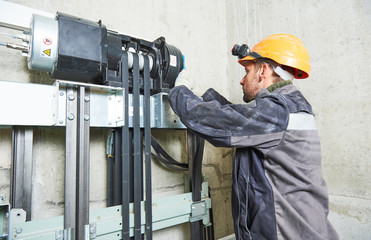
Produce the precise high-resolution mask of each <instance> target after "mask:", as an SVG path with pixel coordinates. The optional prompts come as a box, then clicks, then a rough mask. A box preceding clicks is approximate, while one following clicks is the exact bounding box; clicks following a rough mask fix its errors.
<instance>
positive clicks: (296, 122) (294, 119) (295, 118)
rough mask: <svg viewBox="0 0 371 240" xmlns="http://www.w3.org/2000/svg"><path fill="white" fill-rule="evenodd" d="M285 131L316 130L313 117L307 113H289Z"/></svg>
mask: <svg viewBox="0 0 371 240" xmlns="http://www.w3.org/2000/svg"><path fill="white" fill-rule="evenodd" d="M287 130H317V127H316V122H315V120H314V116H313V115H311V114H308V113H290V118H289V124H288V126H287Z"/></svg>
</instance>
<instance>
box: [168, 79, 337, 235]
mask: <svg viewBox="0 0 371 240" xmlns="http://www.w3.org/2000/svg"><path fill="white" fill-rule="evenodd" d="M169 100H170V104H171V106H172V108H173V110H174V111H175V113H176V114H177V115H178V116H179V118H180V119H181V121H182V122H183V123H184V125H185V126H187V127H188V128H190V129H192V130H193V131H195V132H197V133H198V134H200V135H201V136H202V137H203V138H205V139H206V140H207V141H209V142H210V143H211V144H213V145H214V146H217V147H233V148H236V156H235V159H234V163H233V185H232V216H233V220H234V229H235V235H236V239H253V240H255V239H257V240H258V239H269V240H275V239H293V240H301V239H305V240H308V239H323V240H331V239H338V236H337V234H336V232H335V230H334V229H333V227H332V226H331V224H330V223H329V221H328V219H327V215H328V211H329V208H328V193H327V187H326V184H325V182H324V180H323V178H322V173H321V153H320V141H319V136H318V132H317V129H316V125H315V121H314V116H313V112H312V108H311V106H310V104H309V103H308V101H307V100H306V99H305V98H304V96H303V95H302V93H301V92H300V91H298V90H297V88H296V87H295V86H294V85H292V84H289V85H284V86H283V87H279V88H277V89H275V90H274V91H272V92H269V91H268V90H267V89H265V88H263V89H262V90H260V91H259V93H258V94H257V96H256V97H255V99H254V100H253V101H251V102H249V103H247V104H232V103H230V102H229V101H227V100H226V99H225V98H224V97H223V96H221V95H220V94H218V93H217V92H216V91H215V90H213V89H209V90H208V91H206V93H205V94H204V95H203V96H202V99H200V98H198V97H197V96H195V95H194V94H193V93H192V92H191V91H190V90H189V89H188V88H186V87H184V86H178V87H175V88H173V89H172V90H171V92H170V94H169Z"/></svg>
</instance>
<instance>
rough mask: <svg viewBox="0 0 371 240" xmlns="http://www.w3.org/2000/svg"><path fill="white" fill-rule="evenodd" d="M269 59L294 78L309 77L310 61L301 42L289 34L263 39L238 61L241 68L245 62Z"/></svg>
mask: <svg viewBox="0 0 371 240" xmlns="http://www.w3.org/2000/svg"><path fill="white" fill-rule="evenodd" d="M257 58H269V59H272V60H274V61H276V62H277V63H279V64H281V65H282V68H284V69H285V70H286V71H288V72H290V73H291V74H292V75H294V77H295V78H298V79H302V78H307V77H309V72H310V60H309V54H308V51H307V49H306V48H305V46H304V44H303V43H302V41H300V40H299V39H298V38H297V37H295V36H293V35H290V34H275V35H272V36H269V37H267V38H264V39H263V40H262V41H260V42H259V43H258V44H256V45H255V46H254V48H253V49H252V50H251V52H250V53H248V54H247V56H245V57H243V58H241V59H239V60H238V62H239V63H240V64H242V65H243V66H245V65H246V63H247V61H250V60H254V59H257Z"/></svg>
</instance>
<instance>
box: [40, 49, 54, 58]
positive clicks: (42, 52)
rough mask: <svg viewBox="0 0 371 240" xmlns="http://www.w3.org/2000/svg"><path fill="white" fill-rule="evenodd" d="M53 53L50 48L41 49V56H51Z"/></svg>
mask: <svg viewBox="0 0 371 240" xmlns="http://www.w3.org/2000/svg"><path fill="white" fill-rule="evenodd" d="M51 53H52V50H51V49H50V48H49V49H45V50H42V51H41V53H40V56H41V57H51Z"/></svg>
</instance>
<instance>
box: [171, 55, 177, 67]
mask: <svg viewBox="0 0 371 240" xmlns="http://www.w3.org/2000/svg"><path fill="white" fill-rule="evenodd" d="M170 66H172V67H176V56H174V55H170Z"/></svg>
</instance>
